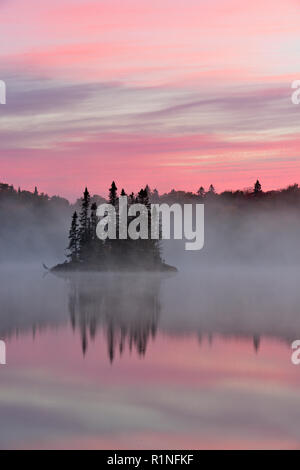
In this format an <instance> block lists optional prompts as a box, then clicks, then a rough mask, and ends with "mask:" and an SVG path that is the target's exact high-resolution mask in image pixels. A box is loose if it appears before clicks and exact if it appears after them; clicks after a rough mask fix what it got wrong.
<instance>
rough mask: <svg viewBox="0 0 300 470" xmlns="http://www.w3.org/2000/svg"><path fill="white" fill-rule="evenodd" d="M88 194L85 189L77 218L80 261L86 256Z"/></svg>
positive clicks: (88, 234)
mask: <svg viewBox="0 0 300 470" xmlns="http://www.w3.org/2000/svg"><path fill="white" fill-rule="evenodd" d="M90 201H91V197H90V193H89V192H88V189H87V188H85V191H84V193H83V198H82V199H81V211H80V217H79V223H80V227H79V256H80V259H81V260H82V261H84V260H85V258H86V255H87V248H88V247H87V245H88V242H89V239H90V218H89V207H90Z"/></svg>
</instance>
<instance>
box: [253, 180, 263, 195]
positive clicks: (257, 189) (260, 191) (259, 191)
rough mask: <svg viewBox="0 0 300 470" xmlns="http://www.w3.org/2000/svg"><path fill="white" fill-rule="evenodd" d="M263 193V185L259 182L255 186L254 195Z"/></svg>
mask: <svg viewBox="0 0 300 470" xmlns="http://www.w3.org/2000/svg"><path fill="white" fill-rule="evenodd" d="M261 193H262V189H261V184H260V182H259V180H257V181H256V183H255V185H254V194H256V195H257V194H261Z"/></svg>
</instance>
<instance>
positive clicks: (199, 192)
mask: <svg viewBox="0 0 300 470" xmlns="http://www.w3.org/2000/svg"><path fill="white" fill-rule="evenodd" d="M197 194H198V196H199V197H200V198H201V199H202V198H204V196H205V189H204V188H203V186H200V188H199V189H198V191H197Z"/></svg>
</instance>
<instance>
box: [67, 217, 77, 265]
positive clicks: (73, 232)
mask: <svg viewBox="0 0 300 470" xmlns="http://www.w3.org/2000/svg"><path fill="white" fill-rule="evenodd" d="M77 219H78V217H77V212H76V211H75V212H74V214H73V216H72V222H71V227H70V231H69V245H68V250H69V253H68V255H67V257H68V258H70V260H71V261H77V259H78V221H77Z"/></svg>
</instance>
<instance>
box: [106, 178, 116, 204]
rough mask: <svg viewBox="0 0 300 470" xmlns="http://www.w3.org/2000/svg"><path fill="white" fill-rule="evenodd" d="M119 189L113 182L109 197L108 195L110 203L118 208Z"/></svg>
mask: <svg viewBox="0 0 300 470" xmlns="http://www.w3.org/2000/svg"><path fill="white" fill-rule="evenodd" d="M117 189H118V188H117V186H116V183H115V182H114V181H113V182H112V184H111V187H110V188H109V195H108V201H109V203H110V204H112V205H113V206H116V205H117V201H118V195H117Z"/></svg>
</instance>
